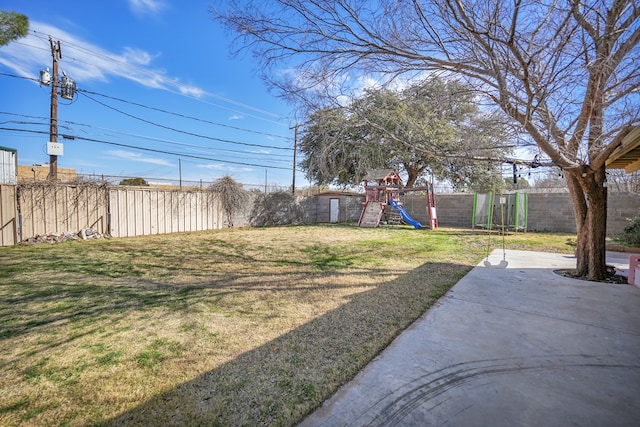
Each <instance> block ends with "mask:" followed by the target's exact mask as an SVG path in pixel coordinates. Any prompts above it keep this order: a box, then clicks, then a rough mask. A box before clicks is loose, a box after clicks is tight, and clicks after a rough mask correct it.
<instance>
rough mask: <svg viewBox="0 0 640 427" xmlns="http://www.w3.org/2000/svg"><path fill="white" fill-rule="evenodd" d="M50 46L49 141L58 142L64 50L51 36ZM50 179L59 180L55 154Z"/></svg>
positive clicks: (50, 167) (50, 166)
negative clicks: (60, 73) (59, 88)
mask: <svg viewBox="0 0 640 427" xmlns="http://www.w3.org/2000/svg"><path fill="white" fill-rule="evenodd" d="M49 44H50V45H51V56H52V57H53V66H52V73H53V79H52V82H51V120H50V126H49V141H51V142H58V61H59V60H60V59H61V58H62V50H61V49H60V41H59V40H58V41H57V42H54V41H53V39H52V38H51V36H49ZM49 179H50V180H51V181H57V180H58V156H57V155H54V154H50V155H49Z"/></svg>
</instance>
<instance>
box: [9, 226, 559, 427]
mask: <svg viewBox="0 0 640 427" xmlns="http://www.w3.org/2000/svg"><path fill="white" fill-rule="evenodd" d="M526 236H530V238H531V239H532V241H535V242H539V241H540V240H545V239H547V240H546V241H545V242H544V243H542V244H541V246H536V249H537V250H544V248H545V247H547V246H548V247H551V248H555V247H556V246H557V245H559V243H558V242H564V241H566V236H550V237H549V236H546V237H545V238H544V239H541V238H534V237H535V236H536V235H533V234H527V235H526ZM509 237H510V236H509ZM518 239H521V237H520V236H519V237H518ZM494 243H495V242H494ZM515 244H516V246H517V247H519V248H522V247H526V239H524V240H518V241H517V243H515ZM486 245H487V240H486V236H485V235H483V234H476V233H467V232H463V231H458V230H438V231H435V232H431V231H417V230H413V229H409V228H401V229H382V228H380V229H359V228H355V227H344V226H313V227H286V228H270V229H239V230H221V231H215V232H202V233H193V234H181V235H166V236H154V237H145V238H135V239H119V240H115V239H114V240H102V241H86V242H70V243H65V244H60V245H39V246H27V247H11V248H0V265H2V268H1V269H0V349H1V350H0V391H1V393H0V425H89V424H90V425H96V424H99V425H114V424H121V423H127V424H137V425H162V424H167V423H168V424H192V425H282V426H288V425H293V424H295V423H296V422H298V421H299V420H300V419H301V418H302V417H303V416H304V415H305V414H307V413H308V412H309V411H310V410H312V409H313V408H314V407H315V406H317V405H318V404H320V403H321V402H322V401H323V400H324V399H325V398H326V397H327V396H329V395H330V394H331V393H332V392H333V391H335V390H336V388H337V387H338V386H339V385H340V384H342V383H343V382H345V381H347V380H348V379H350V378H352V377H353V375H355V373H356V372H357V371H358V370H359V369H360V368H362V367H363V366H364V365H365V364H366V363H367V362H368V361H369V360H371V359H372V358H373V357H374V356H375V355H376V354H377V353H379V352H380V351H381V350H382V349H383V348H384V347H385V346H386V345H388V343H389V342H390V341H391V340H392V339H393V338H394V337H395V336H396V335H397V334H398V333H400V332H401V331H402V330H403V329H404V328H406V327H407V326H408V325H409V324H410V323H411V322H413V321H414V320H415V319H416V318H417V317H419V316H420V315H421V314H422V313H423V312H424V311H425V310H426V309H427V308H428V307H429V306H430V305H431V304H432V303H433V302H434V301H435V300H436V299H437V298H439V297H440V296H441V295H443V294H444V292H446V291H447V290H448V289H449V288H450V287H451V286H452V285H453V284H454V283H455V282H457V281H458V280H459V279H460V278H461V277H462V276H463V275H464V274H466V272H467V271H468V270H469V269H470V268H471V267H472V266H474V265H476V264H477V263H478V262H479V261H480V260H481V259H482V258H483V257H484V256H485V251H486ZM536 245H538V243H536ZM567 250H570V247H568V246H567Z"/></svg>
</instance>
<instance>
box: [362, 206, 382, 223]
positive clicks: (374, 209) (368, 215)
mask: <svg viewBox="0 0 640 427" xmlns="http://www.w3.org/2000/svg"><path fill="white" fill-rule="evenodd" d="M383 212H384V204H380V202H367V204H366V206H365V207H364V209H363V210H362V214H360V221H358V226H359V227H369V228H375V227H377V226H378V224H380V218H381V217H382V213H383Z"/></svg>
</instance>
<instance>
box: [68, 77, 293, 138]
mask: <svg viewBox="0 0 640 427" xmlns="http://www.w3.org/2000/svg"><path fill="white" fill-rule="evenodd" d="M77 91H78V92H84V93H90V94H92V95H98V96H102V97H104V98H108V99H113V100H114V101H119V102H124V103H126V104H130V105H135V106H137V107H142V108H147V109H149V110H153V111H159V112H161V113H165V114H171V115H173V116H177V117H182V118H185V119H191V120H195V121H198V122H202V123H207V124H210V125H215V126H222V127H226V128H229V129H234V130H240V131H243V132H250V133H255V134H258V135H264V136H270V137H274V138H282V139H291V137H288V136H283V135H275V134H272V133H266V132H260V131H257V130H252V129H245V128H241V127H237V126H231V125H228V124H225V123H218V122H213V121H210V120H206V119H201V118H198V117H193V116H188V115H186V114H181V113H175V112H173V111H168V110H164V109H162V108H157V107H151V106H149V105H145V104H140V103H138V102H133V101H128V100H126V99H122V98H116V97H115V96H110V95H105V94H102V93H98V92H92V91H89V90H84V89H78V90H77Z"/></svg>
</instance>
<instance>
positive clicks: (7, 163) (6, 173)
mask: <svg viewBox="0 0 640 427" xmlns="http://www.w3.org/2000/svg"><path fill="white" fill-rule="evenodd" d="M17 182H18V150H16V149H15V148H9V147H1V146H0V184H9V185H15V184H17Z"/></svg>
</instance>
